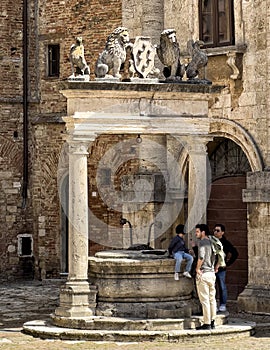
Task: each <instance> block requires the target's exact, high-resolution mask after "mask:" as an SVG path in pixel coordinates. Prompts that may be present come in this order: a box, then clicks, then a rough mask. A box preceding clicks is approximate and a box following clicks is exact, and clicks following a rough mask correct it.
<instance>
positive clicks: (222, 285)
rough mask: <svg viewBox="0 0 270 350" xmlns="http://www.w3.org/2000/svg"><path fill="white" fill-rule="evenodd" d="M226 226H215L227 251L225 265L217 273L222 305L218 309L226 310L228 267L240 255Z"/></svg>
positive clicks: (216, 235) (217, 234)
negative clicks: (229, 238) (226, 234)
mask: <svg viewBox="0 0 270 350" xmlns="http://www.w3.org/2000/svg"><path fill="white" fill-rule="evenodd" d="M224 233H225V226H224V225H222V224H216V225H215V228H214V236H215V237H217V238H218V239H219V240H220V242H221V243H222V245H223V251H224V253H225V263H226V266H225V267H221V266H220V267H219V269H218V272H217V273H216V277H217V285H218V289H219V301H220V306H219V309H218V311H220V312H225V311H226V304H227V296H228V294H227V286H226V281H225V279H226V267H227V266H230V265H232V264H233V263H234V262H235V260H236V259H237V257H238V251H237V249H236V248H235V247H234V246H233V245H232V244H231V242H230V241H228V240H227V239H226V238H225V236H224Z"/></svg>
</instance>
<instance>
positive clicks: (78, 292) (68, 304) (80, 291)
mask: <svg viewBox="0 0 270 350" xmlns="http://www.w3.org/2000/svg"><path fill="white" fill-rule="evenodd" d="M91 293H92V292H91V290H90V287H89V283H88V282H87V281H68V282H66V284H65V285H64V287H62V288H61V289H60V305H59V307H58V308H56V310H55V316H57V317H61V318H62V317H67V318H75V317H76V318H77V317H79V318H81V317H90V316H92V315H93V314H94V312H93V310H91V308H90V307H89V298H90V294H91Z"/></svg>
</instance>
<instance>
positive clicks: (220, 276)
mask: <svg viewBox="0 0 270 350" xmlns="http://www.w3.org/2000/svg"><path fill="white" fill-rule="evenodd" d="M216 278H217V279H216V281H217V285H218V289H219V301H220V305H226V303H227V287H226V283H225V279H226V270H222V271H218V272H217V273H216Z"/></svg>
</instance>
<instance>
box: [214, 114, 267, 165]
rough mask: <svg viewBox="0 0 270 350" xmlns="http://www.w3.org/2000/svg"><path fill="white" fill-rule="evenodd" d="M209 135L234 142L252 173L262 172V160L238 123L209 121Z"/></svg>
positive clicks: (251, 139) (220, 120)
mask: <svg viewBox="0 0 270 350" xmlns="http://www.w3.org/2000/svg"><path fill="white" fill-rule="evenodd" d="M209 133H210V135H213V136H221V137H224V138H228V139H230V140H232V141H234V142H235V143H236V144H237V145H238V146H240V147H241V149H242V150H243V152H244V153H245V155H246V157H247V159H248V161H249V164H250V167H251V169H252V171H262V170H263V160H262V157H261V154H260V152H259V150H258V148H257V145H256V143H255V141H254V140H253V138H252V137H251V135H250V134H249V133H248V132H247V131H246V130H245V129H244V128H243V127H242V126H241V125H239V124H238V123H236V122H234V121H232V120H228V119H224V118H220V119H215V120H213V121H211V123H210V130H209Z"/></svg>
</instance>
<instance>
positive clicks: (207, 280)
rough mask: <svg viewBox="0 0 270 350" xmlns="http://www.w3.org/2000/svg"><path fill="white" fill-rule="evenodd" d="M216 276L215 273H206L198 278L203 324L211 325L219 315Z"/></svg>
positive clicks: (197, 284)
mask: <svg viewBox="0 0 270 350" xmlns="http://www.w3.org/2000/svg"><path fill="white" fill-rule="evenodd" d="M215 282H216V275H215V273H214V272H204V273H203V274H202V275H200V276H199V277H198V275H197V278H196V286H197V292H198V296H199V299H200V302H201V304H202V311H203V323H204V324H211V321H213V320H215V318H216V313H217V304H216V288H215Z"/></svg>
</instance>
